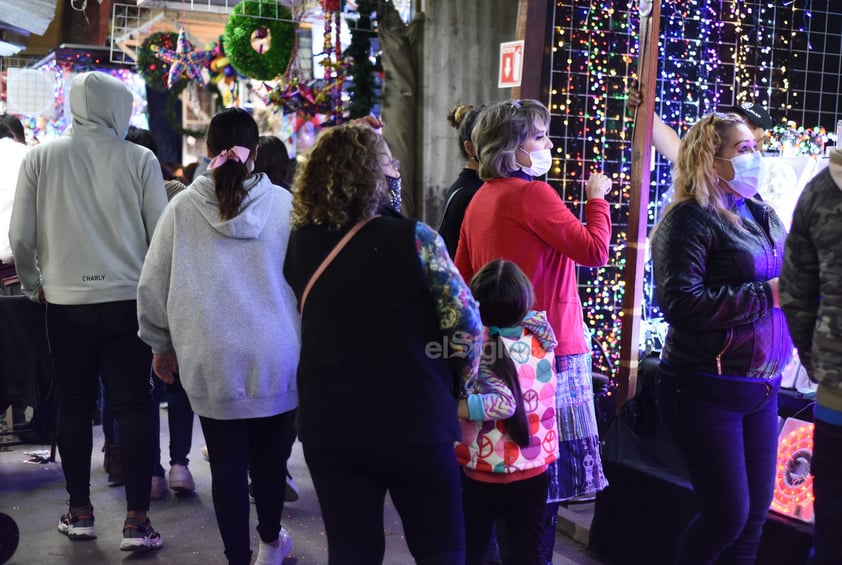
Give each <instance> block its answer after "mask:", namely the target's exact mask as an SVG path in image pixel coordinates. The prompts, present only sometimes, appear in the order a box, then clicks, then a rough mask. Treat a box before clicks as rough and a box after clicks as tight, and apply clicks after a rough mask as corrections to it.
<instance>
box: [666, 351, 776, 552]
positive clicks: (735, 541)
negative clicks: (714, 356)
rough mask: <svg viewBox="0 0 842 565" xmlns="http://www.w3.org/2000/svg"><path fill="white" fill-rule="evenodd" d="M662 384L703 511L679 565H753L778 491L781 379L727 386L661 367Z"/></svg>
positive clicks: (685, 539) (688, 533)
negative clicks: (764, 526) (734, 564)
mask: <svg viewBox="0 0 842 565" xmlns="http://www.w3.org/2000/svg"><path fill="white" fill-rule="evenodd" d="M655 383H656V384H655V386H656V394H657V401H658V405H659V409H660V410H661V411H662V412H661V413H662V415H663V416H664V417H665V418H666V419H667V425H671V427H672V429H673V431H674V435H675V439H676V442H677V444H678V447H679V449H680V450H681V452H682V454H683V455H684V459H685V461H686V463H687V469H688V471H689V474H690V481H691V483H692V484H693V491H694V493H695V496H696V500H697V502H698V504H699V513H698V514H696V516H694V517H693V519H692V520H691V521H690V523H689V524H688V525H687V528H686V529H685V530H684V533H683V535H682V537H681V540H680V542H679V546H678V553H677V556H676V559H675V563H676V564H679V565H691V564H695V563H713V562H714V561H716V562H717V563H720V564H730V563H741V564H753V563H754V562H755V559H756V558H757V549H758V546H759V545H760V535H761V533H762V531H763V524H764V523H765V522H766V515H767V513H768V511H769V505H770V504H771V502H772V494H773V489H774V481H775V461H776V457H777V445H778V437H777V436H778V390H779V388H780V384H781V379H780V377H778V378H777V379H775V380H773V381H772V382H771V383H769V384H767V383H766V382H739V381H728V380H726V379H718V378H714V377H710V376H704V375H697V374H693V373H685V372H682V373H676V372H674V371H673V370H672V369H671V368H669V367H667V366H666V365H664V364H663V363H662V364H661V366H660V367H659V369H658V375H657V377H656V381H655Z"/></svg>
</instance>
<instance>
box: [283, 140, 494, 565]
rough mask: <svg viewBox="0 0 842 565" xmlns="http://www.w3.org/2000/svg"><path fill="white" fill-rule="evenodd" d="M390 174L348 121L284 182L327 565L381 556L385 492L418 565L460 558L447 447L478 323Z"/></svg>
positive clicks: (388, 159) (384, 149)
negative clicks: (401, 206)
mask: <svg viewBox="0 0 842 565" xmlns="http://www.w3.org/2000/svg"><path fill="white" fill-rule="evenodd" d="M397 173H398V171H397V168H396V166H395V162H394V159H393V158H392V154H391V152H390V150H389V147H388V146H387V145H386V143H385V142H384V141H383V139H382V138H381V137H380V136H379V135H378V134H377V132H375V131H374V130H373V129H372V128H371V127H369V126H368V125H363V124H359V125H357V124H346V125H342V126H337V127H334V128H331V129H329V130H327V131H325V132H323V133H322V134H321V136H320V137H319V138H318V140H317V141H316V143H315V144H314V145H313V147H312V148H311V150H310V153H309V155H308V158H307V160H306V161H305V162H304V163H303V165H302V166H300V167H299V170H298V173H297V175H296V178H295V181H294V183H293V211H292V223H293V231H292V234H291V236H290V243H289V248H288V250H287V258H286V261H285V266H284V274H285V276H286V278H287V281H289V283H290V286H292V289H293V291H294V292H295V295H296V296H297V298H298V300H299V309H300V310H301V312H302V325H301V331H302V334H301V337H302V350H301V359H300V362H299V371H298V386H299V389H298V390H299V399H300V403H299V413H298V435H299V439H300V440H301V443H302V446H303V449H304V457H305V459H306V461H307V466H308V467H309V469H310V475H311V477H312V479H313V485H314V486H315V488H316V494H317V495H318V497H319V504H320V506H321V510H322V516H323V518H324V523H325V530H326V532H327V539H328V553H329V563H330V565H337V564H344V563H380V562H382V561H383V556H384V551H385V538H384V533H383V505H384V500H385V496H386V493H387V492H388V493H389V495H390V496H391V499H392V502H393V503H394V505H395V508H396V509H397V510H398V513H399V514H400V516H401V520H402V522H403V527H404V532H405V534H406V541H407V545H408V546H409V550H410V552H411V553H412V555H413V556H414V557H415V560H416V562H418V563H439V564H453V565H456V564H460V565H461V564H464V563H465V526H464V523H463V517H462V503H461V492H460V475H459V467H458V465H457V463H456V459H455V458H454V456H453V445H454V442H455V441H457V440H458V439H459V438H460V431H459V424H458V421H457V417H456V409H457V399H458V398H459V396H460V392H461V390H462V385H463V383H464V382H466V381H467V380H468V378H470V377H471V376H472V374H473V373H474V372H475V370H476V368H477V365H478V362H479V341H480V337H481V334H482V324H481V321H480V317H479V312H478V309H477V304H476V302H475V301H474V299H473V298H472V296H471V292H470V289H469V288H468V287H467V285H465V283H464V281H463V280H462V277H461V276H459V273H458V271H457V270H456V268H455V267H454V265H453V263H452V261H451V260H450V257H449V256H448V254H447V250H446V249H445V247H444V243H443V242H442V240H441V238H440V237H439V236H438V234H436V232H435V231H434V230H433V229H432V228H430V227H429V226H427V225H425V224H423V223H421V222H419V221H416V220H413V219H407V218H403V217H401V216H399V215H397V214H395V213H388V212H387V210H389V182H388V178H389V177H392V178H394V177H396V176H397Z"/></svg>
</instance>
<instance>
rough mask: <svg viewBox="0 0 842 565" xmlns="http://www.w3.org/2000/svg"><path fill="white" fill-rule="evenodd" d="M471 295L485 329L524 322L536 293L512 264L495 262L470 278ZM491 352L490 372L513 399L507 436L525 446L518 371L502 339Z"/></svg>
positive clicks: (526, 435) (497, 339) (525, 426)
mask: <svg viewBox="0 0 842 565" xmlns="http://www.w3.org/2000/svg"><path fill="white" fill-rule="evenodd" d="M471 292H472V293H473V295H474V298H476V300H477V301H478V302H479V312H480V317H481V318H482V323H483V324H484V325H485V326H487V327H491V326H497V327H500V328H507V327H512V326H516V325H517V324H519V323H520V322H521V320H523V318H524V316H526V313H527V312H529V309H530V308H532V303H533V302H535V294H534V291H533V290H532V283H531V282H530V281H529V278H528V277H527V276H526V274H525V273H524V272H523V271H521V270H520V267H518V266H517V265H516V264H514V263H512V262H511V261H504V260H502V259H495V260H494V261H491V262H489V263H486V264H485V265H484V266H483V267H482V268H481V269H480V270H479V271H478V272H477V274H476V275H474V278H473V279H471ZM488 351H490V352H492V353H493V361H492V363H491V367H490V368H491V370H492V372H493V373H494V374H495V375H497V376H498V377H500V378H501V379H503V381H504V382H505V383H506V386H508V387H509V389H510V390H511V391H512V396H513V397H514V399H515V413H514V414H512V416H510V417H509V418H508V419H506V420H505V421H504V425H505V428H506V433H507V434H509V437H511V438H512V439H513V440H515V442H516V443H517V444H518V445H519V446H521V447H524V446H526V445H529V422H528V421H527V419H526V411H525V410H524V408H523V392H522V390H521V388H520V380H519V379H518V374H517V368H516V367H515V364H514V361H512V358H511V357H509V354H508V352H507V351H506V346H505V343H504V342H503V340H502V338H501V336H499V335H498V336H496V337H495V341H494V342H493V346H491V347H488V349H487V351H484V354H485V353H487V352H488Z"/></svg>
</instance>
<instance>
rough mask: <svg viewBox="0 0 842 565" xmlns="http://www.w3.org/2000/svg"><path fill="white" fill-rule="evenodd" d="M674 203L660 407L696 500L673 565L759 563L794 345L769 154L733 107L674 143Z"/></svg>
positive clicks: (658, 265) (668, 228)
mask: <svg viewBox="0 0 842 565" xmlns="http://www.w3.org/2000/svg"><path fill="white" fill-rule="evenodd" d="M676 167H677V168H676V176H675V200H674V202H673V203H672V204H671V205H670V206H669V207H668V208H667V210H666V211H665V212H664V215H663V217H662V219H661V221H660V222H659V223H658V225H657V226H656V228H655V231H654V233H653V235H652V261H653V272H654V276H655V285H656V289H657V292H658V301H659V304H660V307H661V310H662V311H663V313H664V318H665V319H666V321H667V322H669V331H668V333H667V338H666V343H665V345H664V348H663V351H662V352H661V363H660V366H659V369H658V375H657V377H656V385H655V386H656V393H657V397H658V403H659V406H660V407H661V408H662V409H663V411H664V412H663V413H664V415H665V416H666V418H667V419H668V420H667V421H668V422H669V424H670V428H671V429H672V431H673V433H674V435H675V438H676V441H677V444H678V447H679V448H680V450H681V452H682V453H683V455H684V459H685V461H686V463H687V468H688V471H689V475H690V481H691V483H692V485H693V491H694V493H695V496H696V499H697V501H698V503H699V512H698V514H696V516H695V517H694V518H693V519H692V520H691V521H690V523H689V524H688V526H687V527H686V528H685V530H684V533H683V535H682V536H681V539H680V541H679V546H678V552H677V555H676V556H675V561H674V562H675V563H680V564H682V565H684V564H687V563H713V562H717V563H754V561H755V559H756V558H757V550H758V546H759V543H760V535H761V532H762V530H763V524H764V523H765V521H766V514H767V512H768V509H769V504H770V503H771V501H772V492H773V488H774V479H775V458H776V451H777V437H778V434H777V431H778V428H777V426H778V410H777V397H778V389H779V388H780V386H781V372H782V370H783V368H784V367H786V365H787V363H788V361H789V359H790V357H791V355H792V341H791V340H790V337H789V333H788V332H787V329H786V323H785V320H784V315H783V312H782V311H781V309H780V306H779V301H778V276H779V274H780V271H781V263H782V259H783V252H784V239H785V238H786V231H785V229H784V226H783V224H782V222H781V220H780V219H779V218H778V216H777V214H775V212H774V210H773V209H772V208H771V207H770V206H769V205H768V204H766V203H764V202H762V201H761V200H758V199H756V198H754V196H755V195H756V194H757V188H758V186H759V184H760V177H761V172H762V158H761V155H760V152H759V150H758V148H757V143H756V141H755V139H754V135H753V134H752V132H751V130H750V129H749V128H748V126H746V124H745V122H744V121H743V119H742V118H741V117H740V116H738V115H736V114H719V113H715V114H708V115H707V116H704V117H702V118H701V119H700V120H699V121H698V122H696V123H695V124H693V126H692V127H691V128H690V129H689V131H688V132H687V133H686V134H685V136H684V138H683V139H682V141H681V145H680V147H679V150H678V160H677V163H676Z"/></svg>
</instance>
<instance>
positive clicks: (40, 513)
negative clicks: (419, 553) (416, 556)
mask: <svg viewBox="0 0 842 565" xmlns="http://www.w3.org/2000/svg"><path fill="white" fill-rule="evenodd" d="M161 420H162V429H163V430H162V442H161V443H162V445H164V446H166V445H167V443H168V437H167V431H166V428H167V426H166V413H165V411H164V409H162V418H161ZM203 443H204V441H203V439H202V434H201V430H200V427H199V424H198V422H196V424H195V426H194V433H193V449H192V451H191V464H190V469H191V470H192V472H193V476H194V477H195V479H196V485H197V488H196V493H195V494H193V495H191V496H187V497H176V496H173V495H170V496H169V497H168V498H167V499H166V500H160V501H152V507H151V509H150V514H149V516H150V518H151V519H152V522H153V524H154V526H155V527H156V529H158V530H159V531H160V532H161V534H162V535H163V537H164V547H163V548H162V549H161V550H159V551H156V552H150V553H144V554H128V553H125V552H121V551H120V550H119V543H120V537H121V527H122V522H123V518H124V517H125V497H124V494H123V489H122V487H109V486H108V484H107V481H106V474H105V472H104V471H103V469H102V455H101V454H100V453H99V448H100V447H101V446H102V434H101V428H100V427H99V426H95V427H94V446H95V454H94V459H93V471H92V476H91V485H92V499H93V503H94V506H95V515H96V526H97V534H98V536H99V537H98V538H97V539H96V540H92V541H76V542H73V541H70V540H69V539H68V538H66V537H65V536H63V535H61V534H59V533H58V532H57V531H56V524H57V523H58V517H59V515H60V514H61V513H62V512H64V511H65V510H66V500H67V494H66V491H65V490H64V478H63V476H62V472H61V466H60V464H59V463H48V464H42V465H39V464H29V463H24V461H25V460H26V459H28V457H27V455H25V452H28V451H37V450H48V449H49V446H38V445H28V446H16V447H13V448H11V450H9V451H0V512H2V513H5V514H8V515H10V516H11V517H12V518H13V519H14V520H15V521H16V522H17V525H18V527H19V529H20V545H19V547H18V549H17V552H16V553H15V554H14V556H13V557H12V558H11V560H10V561H9V562H8V563H9V564H15V565H32V564H47V563H49V564H77V563H78V564H84V565H98V564H111V563H119V562H122V561H149V562H161V563H173V564H178V565H181V564H189V563H201V564H204V565H214V564H222V563H225V559H224V556H223V553H222V542H221V540H220V538H219V533H218V530H217V527H216V519H215V517H214V513H213V504H212V502H211V494H210V469H209V466H208V464H207V462H206V461H204V460H203V458H202V456H201V453H200V449H201V447H202V445H203ZM165 463H166V461H165ZM165 467H166V465H165ZM290 471H291V473H292V475H293V476H294V477H295V480H296V482H297V483H298V485H299V486H300V487H301V498H300V500H299V501H298V502H295V503H289V504H287V505H286V506H285V507H284V525H285V527H286V528H287V529H288V530H289V531H290V533H291V535H292V539H293V550H292V554H291V555H290V557H288V558H287V559H286V561H285V562H284V563H285V564H286V565H292V564H299V565H315V564H325V563H327V543H326V540H325V536H324V528H323V527H322V520H321V516H320V513H319V506H318V500H317V499H316V496H315V492H314V491H313V485H312V483H311V482H310V479H309V475H308V473H307V467H306V466H305V464H304V458H303V456H302V454H301V446H300V444H296V446H295V449H294V450H293V456H292V458H291V460H290ZM387 504H388V506H387V509H386V519H385V525H386V559H385V563H386V564H389V565H399V564H400V565H402V564H410V563H412V562H413V561H412V558H411V556H410V554H409V552H408V550H407V548H406V543H405V542H404V540H403V534H402V530H401V525H400V521H399V520H398V517H397V514H396V513H395V511H394V508H392V507H391V505H390V504H389V503H388V501H387ZM589 512H590V513H592V509H589V507H588V505H584V506H581V507H577V508H573V507H571V508H570V509H567V510H564V511H563V512H562V518H561V520H560V527H559V531H560V533H559V534H558V535H557V536H556V553H555V557H554V559H553V562H554V563H555V564H557V565H573V564H584V565H596V564H599V563H602V562H601V561H599V560H597V559H595V558H594V557H592V556H591V555H589V554H588V553H587V551H586V550H585V548H584V546H583V545H582V543H583V542H584V541H585V540H586V539H587V526H588V525H589V523H590V514H589ZM252 525H253V526H254V525H255V516H254V513H252ZM562 530H563V531H565V532H567V534H565V533H561V532H562ZM583 532H584V533H583ZM571 536H572V537H571ZM574 538H575V539H578V540H579V541H578V542H577V541H575V539H574ZM253 540H254V541H253V548H256V546H257V537H256V533H255V534H254V537H253Z"/></svg>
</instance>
